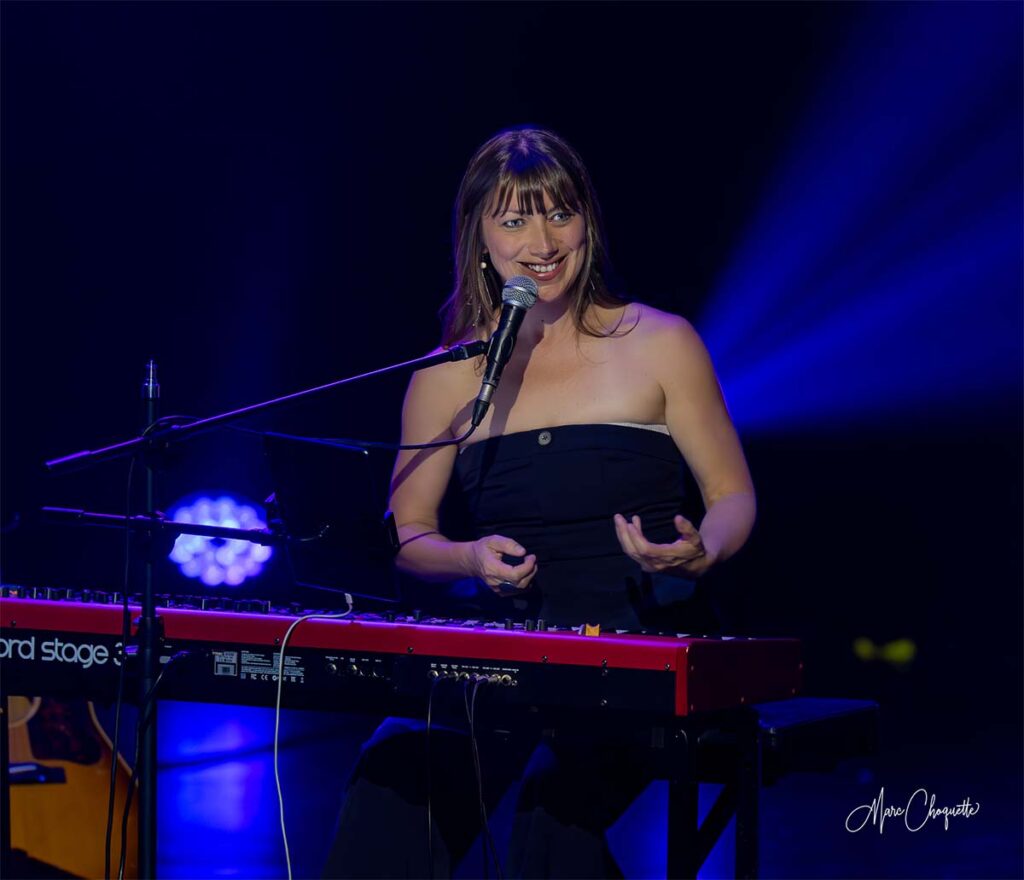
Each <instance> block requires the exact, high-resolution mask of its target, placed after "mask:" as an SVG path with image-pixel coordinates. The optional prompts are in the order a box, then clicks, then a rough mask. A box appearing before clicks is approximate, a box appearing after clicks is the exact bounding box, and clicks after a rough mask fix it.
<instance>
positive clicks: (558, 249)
mask: <svg viewBox="0 0 1024 880" xmlns="http://www.w3.org/2000/svg"><path fill="white" fill-rule="evenodd" d="M518 207H519V200H518V198H517V197H516V194H515V193H513V194H512V198H511V199H510V200H509V202H508V210H506V211H505V213H503V214H498V215H497V216H492V214H493V208H489V210H487V211H485V212H484V215H483V217H482V218H481V220H480V222H481V225H482V234H483V240H484V248H485V249H486V252H487V254H488V257H487V260H488V262H489V263H490V264H491V265H492V266H494V268H495V269H496V270H497V272H498V274H499V275H500V276H501V279H502V281H508V279H509V278H511V277H513V276H514V275H526V276H527V277H528V278H532V279H533V280H534V281H536V282H537V287H538V290H539V296H540V299H542V300H545V301H548V302H551V301H553V300H556V299H558V297H560V296H561V295H562V294H563V293H564V292H565V291H566V290H568V289H569V286H570V285H571V284H572V283H573V281H574V280H575V279H576V276H577V275H578V274H579V271H580V268H581V267H582V266H583V261H584V260H585V259H586V256H587V248H586V243H587V230H586V224H585V223H584V220H583V217H582V216H581V215H580V214H577V213H574V212H573V211H571V210H570V209H569V208H566V207H564V206H561V205H554V204H552V203H551V200H550V198H549V197H548V196H547V195H545V196H544V213H543V214H540V213H536V214H521V213H520V212H519V210H518Z"/></svg>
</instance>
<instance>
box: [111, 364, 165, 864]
mask: <svg viewBox="0 0 1024 880" xmlns="http://www.w3.org/2000/svg"><path fill="white" fill-rule="evenodd" d="M142 398H143V400H144V401H145V413H146V419H145V424H143V426H142V428H143V430H144V431H145V430H146V428H148V427H149V426H150V425H152V424H154V423H155V422H156V420H157V418H158V416H159V409H160V383H159V382H157V377H156V364H155V363H154V362H153V361H152V360H150V361H149V363H148V364H147V366H146V378H145V379H144V380H143V383H142ZM144 462H145V466H146V513H147V514H148V515H149V517H150V518H151V519H155V518H156V515H155V511H156V509H157V507H156V498H155V484H156V467H157V462H156V461H155V460H154V457H153V456H145V457H144ZM145 540H146V567H145V573H144V575H143V588H142V597H143V598H142V614H141V616H140V617H139V630H138V640H139V645H138V647H139V655H140V656H139V659H140V661H141V666H142V668H141V670H140V676H139V710H140V712H141V715H140V717H139V720H138V723H139V724H141V725H142V737H141V739H140V741H139V745H140V751H139V766H138V768H137V770H138V776H139V871H140V875H141V876H142V877H154V878H155V877H156V761H157V758H156V719H157V715H156V710H157V701H156V699H153V700H151V701H150V704H149V706H148V708H149V712H148V713H147V712H146V708H147V706H146V695H147V694H151V693H154V688H155V687H156V680H157V675H158V674H159V670H158V667H159V665H160V656H159V651H160V643H161V642H162V641H163V636H164V633H163V621H161V620H159V619H158V618H157V616H156V603H155V602H154V600H153V570H154V568H155V567H156V554H157V547H158V546H159V543H158V542H157V540H156V533H155V529H153V528H150V529H148V530H147V531H146V539H145ZM127 601H128V597H127V596H125V602H126V603H127ZM115 749H116V745H115Z"/></svg>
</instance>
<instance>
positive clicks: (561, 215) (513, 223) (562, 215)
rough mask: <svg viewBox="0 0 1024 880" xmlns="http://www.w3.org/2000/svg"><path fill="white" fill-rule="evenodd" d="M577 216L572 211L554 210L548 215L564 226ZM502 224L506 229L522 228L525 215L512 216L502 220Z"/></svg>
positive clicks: (554, 221) (550, 218) (551, 219)
mask: <svg viewBox="0 0 1024 880" xmlns="http://www.w3.org/2000/svg"><path fill="white" fill-rule="evenodd" d="M575 216H576V215H575V214H574V213H573V212H572V211H552V212H551V214H550V215H549V216H548V220H550V221H551V222H552V223H556V224H558V225H559V226H563V225H565V224H566V223H568V222H569V221H570V220H572V218H573V217H575ZM501 225H502V227H503V228H505V229H521V228H522V227H523V226H525V225H526V220H525V218H523V217H510V218H509V219H508V220H502V221H501Z"/></svg>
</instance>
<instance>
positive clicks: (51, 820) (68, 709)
mask: <svg viewBox="0 0 1024 880" xmlns="http://www.w3.org/2000/svg"><path fill="white" fill-rule="evenodd" d="M8 710H9V713H8V731H9V736H10V740H9V742H10V764H11V789H10V791H11V846H12V848H13V849H20V850H24V851H25V853H26V854H27V855H29V856H31V857H32V858H34V859H38V860H39V861H42V862H46V863H47V864H50V865H53V866H54V867H56V868H60V869H61V870H63V871H67V872H69V873H72V874H77V875H79V876H80V877H103V870H104V841H105V837H106V828H107V798H108V796H109V791H110V768H111V764H112V763H113V762H115V761H116V763H117V769H116V789H115V791H116V794H115V798H114V829H113V836H112V838H111V856H110V858H111V866H110V872H111V876H112V877H116V876H117V865H118V858H119V855H120V852H121V816H122V814H123V811H124V804H125V799H126V797H127V794H128V781H129V778H130V776H131V770H130V768H129V767H128V765H127V764H126V763H125V761H124V759H123V758H122V757H121V756H120V755H119V754H117V753H116V751H115V749H114V748H113V745H112V743H111V741H110V737H109V736H107V733H106V731H105V730H104V729H103V727H102V726H101V725H100V723H99V720H98V719H97V717H96V711H95V709H94V708H93V705H92V703H90V702H87V701H85V700H75V701H70V702H59V701H57V700H50V699H45V698H40V697H31V698H30V697H11V698H10V699H9V700H8ZM136 794H137V792H136ZM136 802H137V798H136V797H133V798H132V807H131V813H130V815H129V819H128V835H127V841H128V851H127V857H126V861H125V877H126V878H136V877H138V831H137V827H138V826H137V822H136Z"/></svg>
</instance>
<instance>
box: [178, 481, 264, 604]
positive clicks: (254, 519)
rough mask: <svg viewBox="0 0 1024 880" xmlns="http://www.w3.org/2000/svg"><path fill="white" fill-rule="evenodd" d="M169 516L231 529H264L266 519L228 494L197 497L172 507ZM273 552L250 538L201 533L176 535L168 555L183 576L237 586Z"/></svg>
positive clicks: (179, 519) (255, 571)
mask: <svg viewBox="0 0 1024 880" xmlns="http://www.w3.org/2000/svg"><path fill="white" fill-rule="evenodd" d="M171 519H172V520H173V521H174V522H180V523H197V524H199V525H208V526H224V527H226V528H231V529H264V528H266V523H265V522H263V520H262V519H261V517H260V514H259V513H258V512H257V510H256V509H255V508H254V507H252V506H251V505H249V504H246V503H244V502H242V501H237V500H236V499H234V498H231V497H229V496H227V495H222V496H220V497H219V498H208V497H206V496H203V497H200V498H197V499H195V500H194V501H192V502H191V503H188V504H181V505H179V506H178V507H176V508H175V509H174V510H172V511H171ZM272 555H273V550H272V549H271V548H270V547H266V546H263V545H262V544H253V543H251V542H249V541H225V540H223V539H220V538H204V537H202V536H201V535H179V536H178V539H177V540H176V541H175V542H174V549H173V550H171V553H170V558H171V560H172V561H174V562H176V563H178V566H179V568H180V569H181V573H182V574H183V575H185V577H189V578H199V580H201V581H202V582H203V583H204V584H206V586H208V587H216V586H220V585H221V584H224V585H227V586H229V587H237V586H238V585H239V584H241V583H242V582H243V581H244V580H246V578H251V577H255V576H256V575H258V574H259V573H260V571H262V570H263V565H264V563H266V562H267V560H268V559H270V557H271V556H272Z"/></svg>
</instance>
